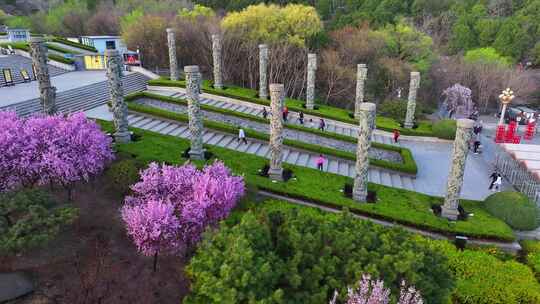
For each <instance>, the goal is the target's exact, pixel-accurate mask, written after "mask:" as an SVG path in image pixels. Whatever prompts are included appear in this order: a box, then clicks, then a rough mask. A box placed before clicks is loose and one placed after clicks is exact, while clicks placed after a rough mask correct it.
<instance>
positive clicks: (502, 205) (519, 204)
mask: <svg viewBox="0 0 540 304" xmlns="http://www.w3.org/2000/svg"><path fill="white" fill-rule="evenodd" d="M484 206H485V209H486V210H487V211H488V212H489V213H490V214H491V215H493V216H495V217H497V218H499V219H501V220H503V221H504V222H505V223H507V224H508V225H509V226H510V227H512V228H514V229H518V230H533V229H535V228H537V227H538V223H539V222H538V208H537V207H536V205H535V203H534V202H531V201H530V200H529V198H528V197H526V196H525V195H523V194H521V193H519V192H513V191H505V192H498V193H494V194H492V195H490V196H489V197H488V198H486V200H485V202H484Z"/></svg>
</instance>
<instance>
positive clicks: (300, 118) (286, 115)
mask: <svg viewBox="0 0 540 304" xmlns="http://www.w3.org/2000/svg"><path fill="white" fill-rule="evenodd" d="M270 115H272V113H270V112H268V110H266V107H263V110H262V117H263V118H264V119H268V116H270ZM282 118H283V121H284V122H287V121H288V120H289V108H288V107H287V106H285V107H284V108H283V112H282ZM298 122H300V124H301V125H304V122H305V119H304V112H303V111H300V112H298ZM307 126H308V127H310V128H315V122H314V121H313V118H310V119H309V121H308V124H307ZM318 129H319V130H321V131H324V130H325V129H326V121H325V120H324V118H319V126H318Z"/></svg>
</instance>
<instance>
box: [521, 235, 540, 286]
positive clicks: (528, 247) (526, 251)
mask: <svg viewBox="0 0 540 304" xmlns="http://www.w3.org/2000/svg"><path fill="white" fill-rule="evenodd" d="M521 248H522V250H523V255H524V257H525V262H526V263H527V265H529V267H531V269H532V270H533V271H534V273H535V274H536V278H537V279H539V280H540V241H531V240H525V241H521Z"/></svg>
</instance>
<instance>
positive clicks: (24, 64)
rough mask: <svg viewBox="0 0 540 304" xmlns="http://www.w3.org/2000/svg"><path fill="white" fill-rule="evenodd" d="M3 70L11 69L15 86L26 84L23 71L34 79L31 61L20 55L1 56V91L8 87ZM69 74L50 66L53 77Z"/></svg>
mask: <svg viewBox="0 0 540 304" xmlns="http://www.w3.org/2000/svg"><path fill="white" fill-rule="evenodd" d="M3 69H11V75H12V76H13V82H14V83H15V85H17V84H18V83H22V82H24V81H23V79H22V76H21V69H25V70H26V71H27V72H28V76H30V77H33V72H32V60H31V59H29V58H26V57H23V56H19V55H8V56H0V90H1V87H3V86H5V85H6V80H5V79H4V73H2V70H3ZM67 72H68V71H66V70H63V69H61V68H58V67H55V66H52V65H49V74H50V75H51V77H54V76H57V75H60V74H63V73H67Z"/></svg>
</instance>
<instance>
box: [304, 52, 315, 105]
mask: <svg viewBox="0 0 540 304" xmlns="http://www.w3.org/2000/svg"><path fill="white" fill-rule="evenodd" d="M316 71H317V54H308V65H307V89H306V109H309V110H313V108H314V107H315V72H316Z"/></svg>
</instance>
